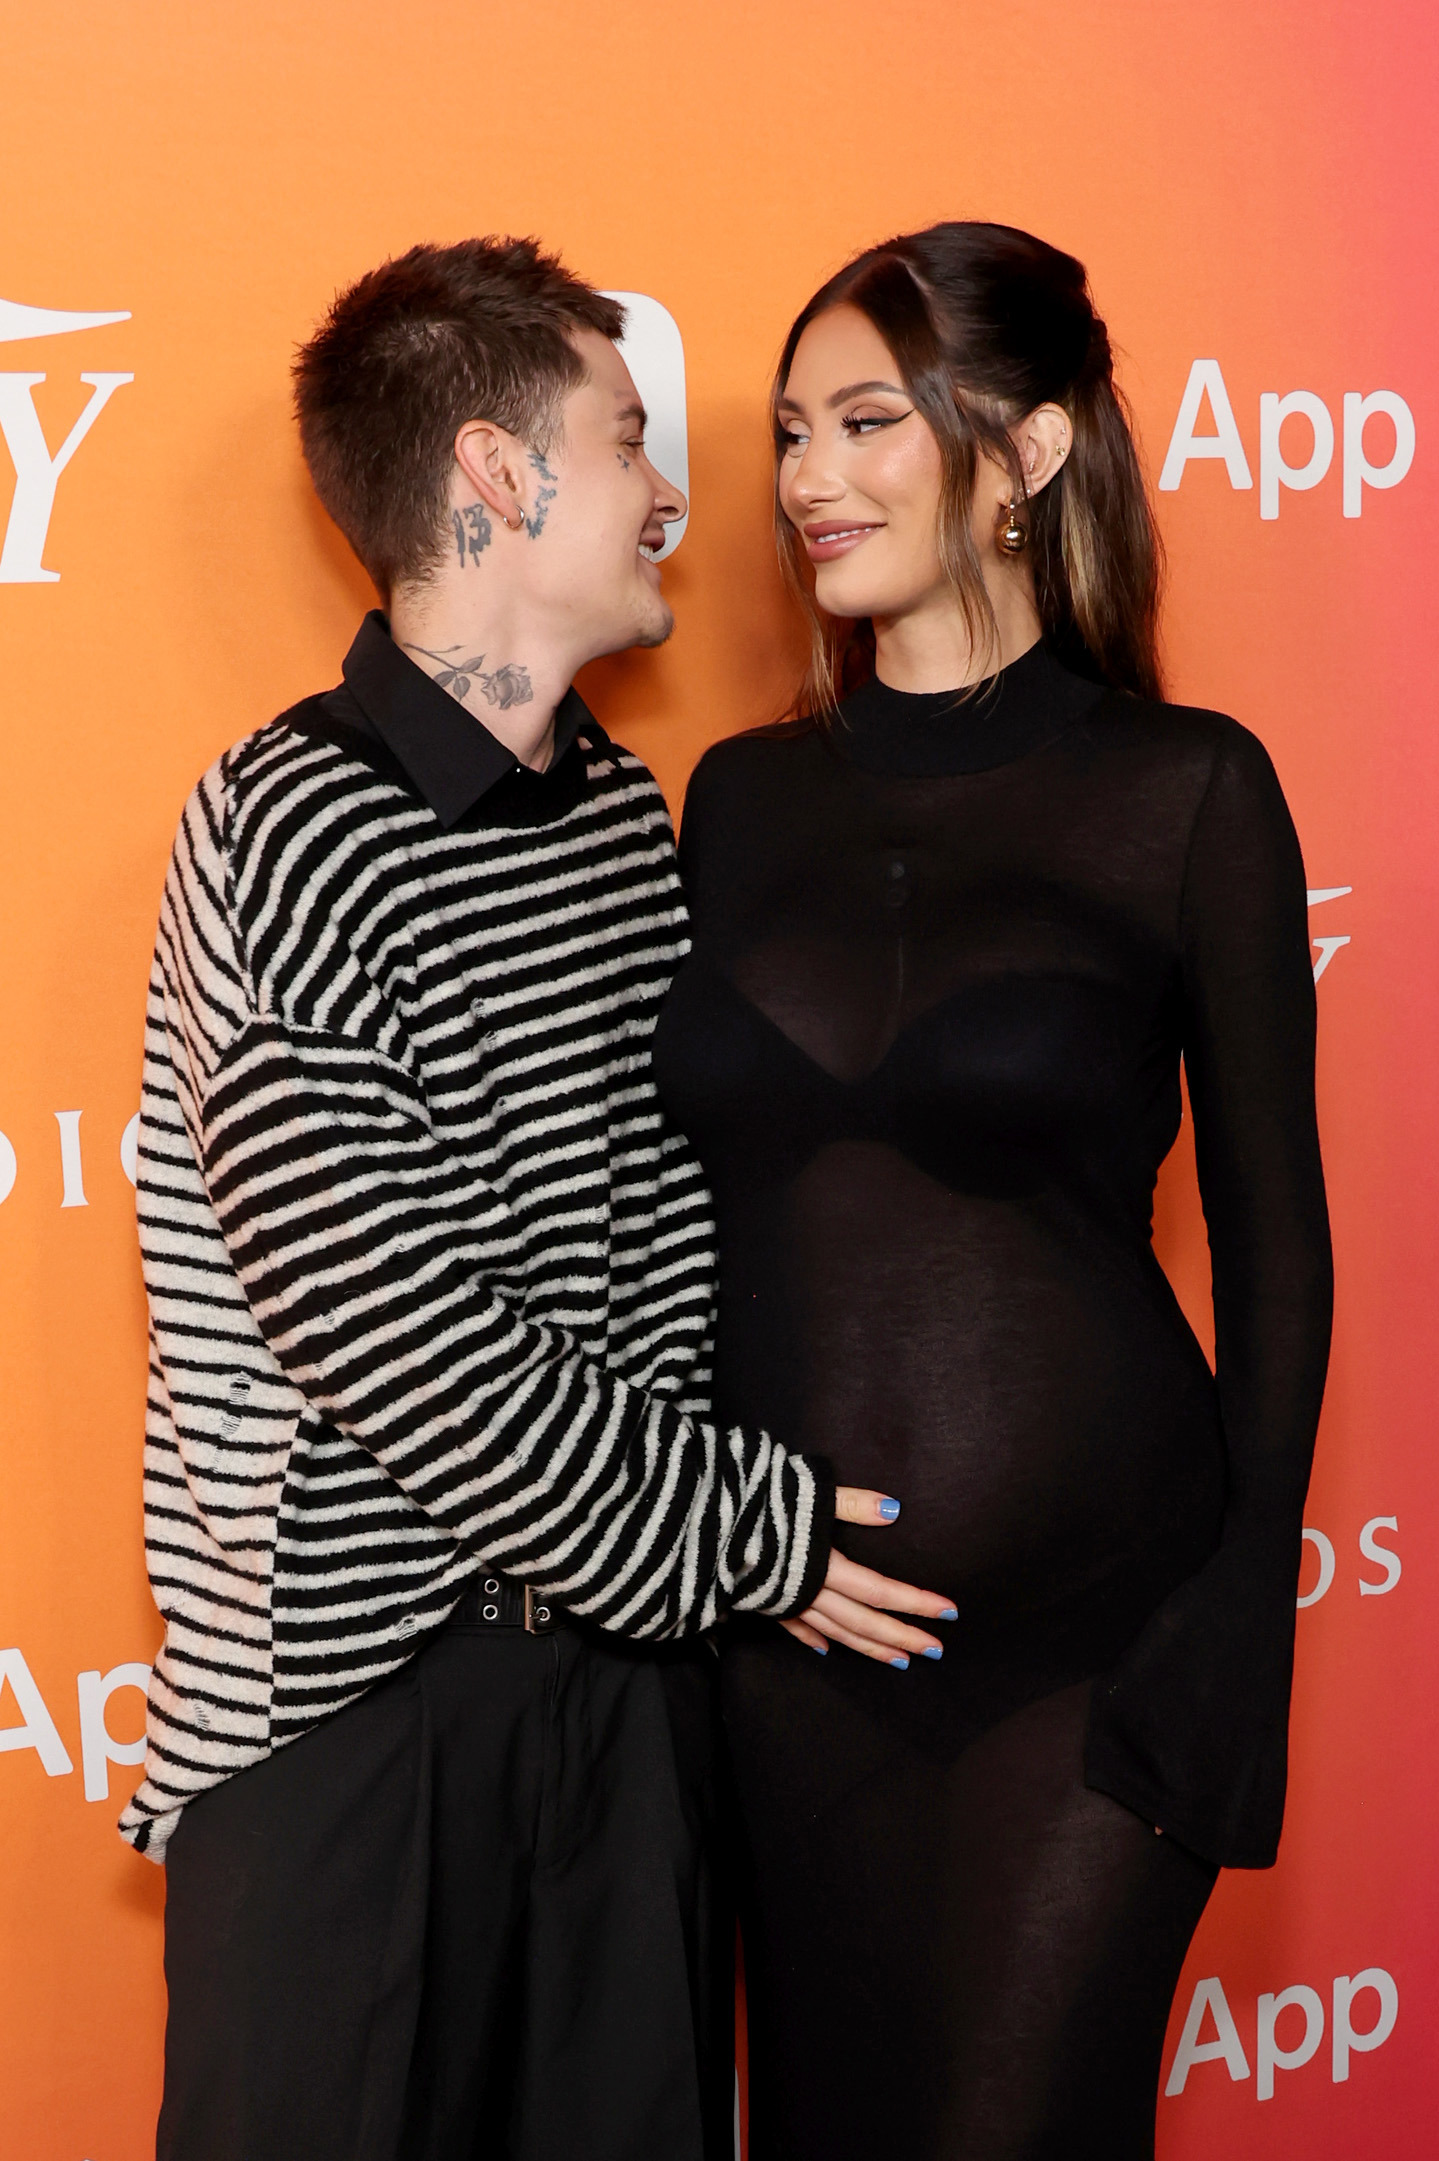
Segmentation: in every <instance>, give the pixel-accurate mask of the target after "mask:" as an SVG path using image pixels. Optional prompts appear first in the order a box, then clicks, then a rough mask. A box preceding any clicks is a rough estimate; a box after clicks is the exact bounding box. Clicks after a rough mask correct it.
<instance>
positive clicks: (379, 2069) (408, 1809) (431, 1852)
mask: <svg viewBox="0 0 1439 2161" xmlns="http://www.w3.org/2000/svg"><path fill="white" fill-rule="evenodd" d="M712 1665H713V1661H712V1658H711V1656H710V1654H709V1653H708V1652H707V1651H706V1650H705V1649H704V1648H703V1646H694V1647H688V1646H687V1647H684V1648H681V1649H678V1650H675V1651H673V1652H666V1651H661V1652H650V1651H645V1652H640V1651H630V1650H628V1649H626V1648H625V1647H624V1646H622V1645H618V1644H615V1643H613V1642H609V1641H604V1642H602V1641H600V1640H599V1639H597V1638H592V1637H589V1636H587V1635H584V1634H581V1633H579V1632H578V1631H575V1630H572V1629H568V1628H564V1629H560V1630H558V1631H556V1632H555V1633H554V1634H552V1635H549V1636H530V1635H526V1634H525V1633H524V1632H523V1631H522V1630H518V1629H503V1630H500V1629H494V1628H485V1627H482V1626H478V1625H476V1626H473V1627H450V1628H447V1629H446V1630H444V1631H443V1633H442V1634H440V1635H439V1636H437V1637H436V1638H435V1639H434V1640H433V1641H432V1642H431V1643H430V1644H429V1645H428V1646H427V1647H426V1648H425V1649H424V1650H423V1651H422V1652H421V1653H420V1654H419V1655H418V1656H417V1657H416V1658H415V1659H414V1660H413V1662H412V1663H411V1664H410V1665H408V1666H407V1667H405V1668H404V1669H403V1670H402V1671H401V1672H400V1673H398V1674H396V1675H394V1676H393V1677H392V1678H391V1679H390V1680H388V1681H386V1682H384V1683H382V1684H381V1685H380V1686H379V1687H377V1688H376V1689H374V1690H373V1691H372V1692H371V1693H370V1694H369V1695H367V1696H364V1697H362V1698H361V1699H360V1701H359V1702H357V1703H354V1704H351V1705H350V1706H349V1708H348V1709H346V1710H343V1711H340V1712H338V1713H337V1714H336V1715H335V1717H333V1718H331V1719H329V1720H327V1721H326V1723H325V1724H324V1725H322V1726H320V1727H318V1728H316V1729H315V1730H314V1731H313V1732H312V1733H309V1734H306V1735H305V1736H304V1737H303V1738H302V1739H301V1740H299V1741H296V1742H293V1743H292V1744H291V1745H290V1746H289V1747H287V1748H285V1749H282V1750H281V1751H280V1752H279V1753H278V1754H277V1755H275V1756H273V1757H270V1758H268V1759H267V1760H266V1761H265V1762H264V1763H262V1764H258V1765H256V1766H255V1767H254V1768H253V1769H252V1770H248V1771H244V1772H241V1773H240V1774H239V1776H237V1777H235V1778H232V1779H230V1780H228V1781H227V1782H226V1783H225V1784H224V1785H222V1786H218V1787H216V1788H215V1789H214V1790H213V1791H212V1792H210V1793H207V1794H204V1795H202V1796H201V1797H200V1798H199V1799H198V1800H196V1801H192V1802H191V1803H190V1804H189V1806H188V1807H187V1808H186V1809H185V1811H184V1814H183V1816H182V1817H181V1820H180V1823H179V1826H178V1828H177V1829H176V1831H175V1834H174V1837H173V1839H172V1841H171V1844H170V1848H169V1854H168V1859H167V1870H166V1873H167V1878H168V1891H167V1905H166V1916H165V1973H166V1979H167V1982H168V1984H169V1993H170V2009H169V2020H168V2025H167V2028H166V2036H165V2097H164V2103H163V2106H162V2108H161V2112H160V2127H159V2136H158V2145H157V2155H158V2161H481V2157H482V2156H483V2157H484V2161H719V2157H720V2156H724V2157H725V2161H729V2157H730V2156H731V2155H732V2153H733V2143H732V2139H733V2130H732V2126H733V2113H732V2111H733V2061H734V2058H733V1996H732V1992H731V1983H730V1956H731V1946H732V1940H733V1939H732V1934H731V1928H732V1923H731V1922H730V1920H729V1918H728V1901H727V1899H726V1898H725V1897H724V1896H723V1895H722V1887H721V1884H720V1882H719V1875H718V1871H717V1869H716V1865H715V1862H714V1858H713V1856H714V1852H715V1847H714V1844H713V1840H712V1832H713V1828H714V1824H713V1818H714V1815H715V1812H716V1800H715V1780H716V1775H717V1765H716V1751H715V1744H714V1722H713V1719H714V1714H713V1684H712V1677H711V1667H712Z"/></svg>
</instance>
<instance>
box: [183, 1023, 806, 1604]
mask: <svg viewBox="0 0 1439 2161" xmlns="http://www.w3.org/2000/svg"><path fill="white" fill-rule="evenodd" d="M202 1119H203V1170H204V1174H205V1182H206V1186H207V1189H208V1192H209V1195H210V1201H211V1205H212V1207H213V1208H214V1210H215V1214H216V1217H217V1219H218V1221H219V1224H220V1227H221V1230H222V1232H223V1234H224V1237H225V1241H226V1245H227V1247H228V1249H229V1252H230V1255H231V1258H232V1260H233V1262H234V1265H235V1268H236V1271H237V1273H238V1275H239V1277H240V1280H241V1282H242V1284H243V1285H244V1288H245V1292H246V1295H247V1298H248V1300H249V1303H250V1307H251V1310H252V1312H253V1314H254V1316H255V1319H256V1321H257V1323H258V1325H259V1327H260V1330H261V1332H262V1334H263V1335H264V1337H265V1339H266V1341H267V1342H268V1344H269V1346H270V1348H271V1350H272V1351H273V1353H274V1355H275V1357H276V1358H277V1359H278V1361H279V1363H280V1364H281V1366H282V1367H283V1369H284V1370H285V1372H286V1374H287V1375H288V1376H289V1378H290V1379H291V1380H292V1381H293V1383H294V1384H295V1385H296V1387H297V1388H298V1389H299V1390H300V1391H301V1393H302V1394H303V1395H304V1397H305V1399H306V1400H307V1401H308V1402H309V1403H310V1404H311V1405H312V1406H313V1407H314V1408H315V1409H316V1410H317V1411H318V1412H319V1413H320V1414H321V1415H322V1416H323V1417H324V1418H325V1419H326V1420H327V1421H328V1422H329V1423H331V1424H332V1425H334V1426H335V1427H336V1428H337V1429H338V1430H339V1431H341V1432H342V1433H344V1434H346V1435H348V1436H349V1437H350V1438H352V1439H353V1440H356V1441H358V1442H359V1443H360V1444H361V1445H362V1446H364V1447H365V1448H366V1449H367V1450H368V1451H369V1452H370V1453H371V1454H373V1455H374V1456H375V1458H376V1459H377V1460H378V1461H379V1462H380V1463H381V1464H382V1465H383V1466H384V1468H385V1470H386V1471H387V1472H388V1473H389V1475H390V1476H391V1477H392V1478H393V1479H394V1480H395V1481H396V1483H397V1484H398V1485H399V1486H400V1487H401V1488H402V1489H403V1490H404V1491H405V1492H406V1493H407V1494H408V1495H409V1496H410V1498H411V1499H412V1500H414V1501H416V1502H417V1503H418V1504H419V1505H420V1506H421V1507H422V1508H423V1509H424V1511H425V1512H426V1514H427V1515H428V1516H430V1517H431V1518H432V1520H434V1521H435V1522H436V1523H439V1524H440V1525H442V1526H443V1527H444V1528H445V1529H446V1530H447V1531H449V1532H450V1533H451V1535H452V1536H454V1537H455V1538H456V1539H458V1540H459V1541H460V1542H461V1543H462V1544H464V1545H465V1546H467V1547H469V1548H470V1549H471V1550H472V1551H473V1552H474V1553H475V1555H476V1557H477V1559H479V1560H482V1561H484V1562H485V1563H487V1564H489V1565H491V1566H493V1567H496V1568H501V1569H505V1570H507V1571H509V1572H510V1573H512V1574H514V1575H517V1576H523V1577H524V1578H526V1579H527V1580H528V1581H530V1582H532V1583H534V1584H535V1585H536V1586H537V1587H540V1588H543V1589H544V1590H546V1591H548V1592H549V1593H550V1594H551V1595H552V1596H553V1597H554V1598H555V1599H556V1600H558V1601H559V1602H560V1603H561V1604H563V1605H564V1606H566V1607H567V1608H568V1609H569V1610H571V1611H572V1612H575V1613H577V1614H581V1615H584V1616H585V1617H587V1618H589V1619H592V1620H594V1621H595V1622H597V1623H599V1624H600V1625H601V1626H603V1627H605V1628H608V1629H612V1630H615V1631H617V1632H619V1633H622V1634H626V1635H634V1636H652V1637H658V1636H667V1635H672V1634H675V1633H678V1632H681V1631H683V1630H687V1629H693V1628H698V1627H703V1626H705V1625H707V1624H708V1623H709V1622H711V1621H712V1620H714V1619H716V1618H717V1617H718V1616H720V1615H721V1614H723V1613H724V1612H726V1611H740V1612H754V1613H769V1614H784V1613H790V1612H796V1611H799V1610H801V1609H802V1608H803V1607H804V1606H806V1605H807V1604H809V1602H810V1601H811V1599H812V1598H813V1596H814V1594H815V1592H816V1591H817V1590H818V1588H819V1585H820V1583H821V1581H822V1580H823V1575H824V1570H825V1566H826V1564H827V1560H828V1545H829V1539H828V1519H829V1513H830V1509H831V1506H832V1499H831V1496H830V1495H829V1494H827V1492H826V1491H825V1490H824V1487H823V1484H822V1481H821V1479H820V1478H819V1477H818V1476H817V1474H816V1471H815V1470H814V1468H813V1467H812V1466H811V1465H810V1464H809V1463H808V1462H806V1461H805V1460H804V1459H803V1458H801V1457H798V1456H794V1455H792V1454H790V1453H788V1452H787V1451H785V1450H784V1449H782V1448H781V1447H779V1446H778V1445H777V1444H776V1443H774V1442H772V1441H770V1440H769V1439H768V1437H767V1436H765V1435H764V1434H756V1433H753V1432H746V1431H744V1430H741V1429H733V1430H730V1431H728V1432H721V1431H719V1430H717V1429H715V1428H714V1427H713V1426H710V1425H708V1424H706V1423H705V1422H703V1421H701V1420H699V1419H696V1418H693V1417H690V1416H687V1415H686V1414H685V1413H684V1412H682V1411H681V1410H679V1409H678V1408H677V1407H676V1405H675V1404H674V1403H673V1402H672V1401H671V1400H670V1399H668V1398H666V1397H663V1396H657V1395H648V1394H646V1393H643V1392H642V1391H640V1390H638V1389H636V1388H633V1387H631V1386H629V1385H627V1384H626V1383H625V1382H623V1381H621V1380H620V1379H618V1378H617V1377H616V1376H615V1375H613V1374H611V1373H609V1372H606V1371H605V1370H604V1369H603V1368H601V1367H599V1366H597V1365H596V1364H595V1363H593V1362H592V1361H590V1360H588V1359H586V1358H585V1357H583V1356H582V1355H581V1354H580V1353H579V1352H578V1351H577V1350H576V1349H575V1348H574V1346H573V1345H572V1344H571V1343H569V1342H568V1341H567V1340H566V1338H565V1337H564V1335H563V1334H562V1332H561V1331H559V1330H556V1329H554V1328H550V1327H544V1326H539V1325H536V1324H535V1323H533V1322H530V1321H526V1320H525V1319H524V1318H523V1317H522V1316H521V1315H520V1314H519V1313H517V1312H515V1311H513V1310H511V1309H510V1307H509V1306H508V1305H507V1304H506V1303H505V1301H504V1300H503V1299H502V1298H501V1297H499V1296H497V1295H496V1293H495V1291H494V1290H493V1289H492V1288H490V1287H489V1286H488V1285H487V1283H486V1281H485V1274H484V1252H483V1245H484V1239H483V1225H484V1220H485V1215H486V1212H487V1209H488V1208H489V1206H490V1205H491V1204H492V1203H491V1197H490V1196H489V1195H488V1194H487V1193H486V1191H485V1190H484V1187H483V1184H482V1181H480V1180H479V1179H478V1177H475V1176H474V1175H473V1174H469V1173H467V1172H466V1171H465V1170H464V1168H463V1166H462V1165H461V1164H459V1163H457V1160H456V1158H455V1157H454V1156H453V1155H451V1154H449V1153H447V1152H446V1151H445V1150H444V1149H443V1148H442V1147H441V1146H440V1144H439V1143H438V1142H437V1140H436V1137H435V1134H434V1132H433V1130H432V1127H431V1123H430V1119H429V1116H428V1113H427V1110H426V1105H425V1101H424V1098H423V1095H422V1094H421V1092H420V1090H419V1088H418V1086H417V1085H416V1083H415V1082H414V1080H413V1079H412V1078H411V1076H410V1075H409V1074H407V1073H406V1071H405V1070H404V1067H403V1065H402V1064H401V1063H400V1062H398V1061H397V1060H395V1059H393V1058H390V1057H387V1056H384V1055H382V1054H381V1053H380V1052H378V1051H376V1050H374V1049H372V1048H369V1047H368V1046H362V1045H358V1044H356V1043H355V1042H354V1041H353V1040H351V1039H349V1038H345V1037H341V1036H338V1035H330V1034H325V1033H320V1032H311V1031H307V1030H297V1029H294V1028H289V1027H284V1026H281V1025H278V1024H276V1023H274V1022H272V1021H266V1020H264V1019H260V1018H252V1019H251V1020H249V1021H248V1023H247V1024H246V1025H245V1026H244V1027H243V1028H242V1029H241V1030H240V1032H239V1033H238V1035H237V1036H236V1037H235V1038H234V1040H233V1041H232V1042H231V1044H230V1045H229V1046H228V1047H227V1048H226V1050H225V1052H224V1053H223V1055H222V1057H221V1059H220V1060H219V1062H218V1065H217V1067H216V1070H215V1072H214V1074H213V1076H212V1077H211V1080H210V1083H209V1086H208V1088H207V1089H206V1092H205V1102H204V1107H203V1113H202Z"/></svg>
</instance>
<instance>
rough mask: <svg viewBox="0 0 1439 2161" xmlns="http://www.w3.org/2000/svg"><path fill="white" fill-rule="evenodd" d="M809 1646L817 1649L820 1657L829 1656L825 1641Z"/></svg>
mask: <svg viewBox="0 0 1439 2161" xmlns="http://www.w3.org/2000/svg"><path fill="white" fill-rule="evenodd" d="M811 1648H812V1649H813V1650H816V1651H818V1652H819V1655H820V1657H821V1658H828V1657H829V1645H828V1644H827V1643H816V1644H813V1645H812V1646H811Z"/></svg>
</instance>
